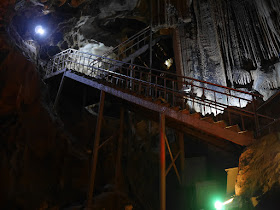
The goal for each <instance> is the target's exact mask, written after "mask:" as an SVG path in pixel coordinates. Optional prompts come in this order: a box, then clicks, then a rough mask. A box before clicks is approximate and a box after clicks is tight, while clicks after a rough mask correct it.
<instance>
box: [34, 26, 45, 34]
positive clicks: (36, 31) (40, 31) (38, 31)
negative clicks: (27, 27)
mask: <svg viewBox="0 0 280 210" xmlns="http://www.w3.org/2000/svg"><path fill="white" fill-rule="evenodd" d="M35 33H36V34H39V35H44V34H45V30H44V28H43V27H42V26H40V25H39V26H36V27H35Z"/></svg>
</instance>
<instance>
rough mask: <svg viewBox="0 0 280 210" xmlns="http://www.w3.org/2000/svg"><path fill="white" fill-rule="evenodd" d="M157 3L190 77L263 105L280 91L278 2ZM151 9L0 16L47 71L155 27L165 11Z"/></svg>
mask: <svg viewBox="0 0 280 210" xmlns="http://www.w3.org/2000/svg"><path fill="white" fill-rule="evenodd" d="M159 2H160V4H161V7H164V9H165V11H166V13H165V14H164V15H165V16H166V17H167V18H166V19H167V21H169V23H164V24H163V25H164V26H165V27H167V28H177V29H178V31H179V36H180V42H181V52H182V59H183V66H182V68H183V73H184V75H185V76H189V77H194V78H197V79H201V80H205V81H210V82H213V83H217V84H220V85H226V86H230V87H234V88H238V89H241V90H246V91H252V92H258V93H260V94H262V95H263V96H264V100H266V99H268V98H269V97H270V96H271V95H273V94H274V93H275V92H276V91H277V90H278V88H279V87H280V76H279V75H280V73H279V72H280V65H279V63H278V61H279V54H280V30H279V28H280V27H279V23H280V18H279V13H278V11H279V9H280V3H279V2H278V1H277V0H253V1H248V0H244V1H241V0H228V1H222V0H218V1H214V0H207V1H206V0H196V1H185V2H186V4H187V5H188V7H186V8H188V9H186V8H184V11H182V8H183V7H181V5H184V1H183V3H182V1H176V0H172V1H168V4H163V3H164V1H161V0H159ZM178 2H179V3H178ZM150 3H151V2H150V1H147V0H132V1H128V0H104V1H98V0H91V1H89V0H18V1H2V2H1V6H0V7H1V8H2V9H1V10H2V11H6V12H5V16H3V17H1V20H2V21H1V24H2V26H3V23H4V24H6V30H7V31H8V33H9V35H10V37H11V39H12V41H13V42H14V43H15V44H16V45H17V46H18V47H19V48H20V49H21V50H22V52H23V53H24V55H25V56H26V57H29V58H31V60H32V58H33V60H35V59H36V58H37V54H39V58H40V61H41V62H42V65H45V64H46V61H47V60H48V59H50V57H51V56H53V55H55V54H56V53H58V52H61V51H62V50H65V49H68V48H74V49H79V50H81V51H84V52H89V53H93V54H99V55H102V54H103V53H104V52H106V51H107V50H109V49H111V48H112V47H114V46H116V45H117V44H119V43H121V42H122V41H123V40H125V39H126V38H127V37H129V36H131V35H133V34H135V33H136V32H137V31H139V30H141V29H142V28H144V27H146V26H148V25H149V24H150V17H151V16H152V17H153V19H154V20H155V21H156V20H157V16H158V17H160V16H162V15H163V14H161V13H162V10H158V11H159V14H157V12H156V10H155V9H154V10H152V11H153V14H152V15H150ZM153 3H155V2H153ZM154 5H155V4H154ZM154 5H153V6H154ZM162 5H165V6H162ZM7 8H8V9H7ZM163 11H164V10H163ZM1 14H2V15H3V14H4V12H3V13H1ZM182 14H183V15H182ZM180 15H181V18H180V17H179V16H180ZM178 17H179V18H178ZM174 23H175V24H174ZM156 24H157V23H156V22H155V23H154V25H155V29H158V28H159V27H157V26H158V25H156ZM36 25H42V26H43V27H45V28H46V30H47V35H46V36H45V37H41V38H40V37H38V36H36V35H35V33H34V28H35V26H36ZM169 46H170V47H171V48H172V45H169ZM155 52H156V50H155ZM160 56H161V55H160ZM172 56H174V55H173V53H171V55H170V57H172ZM143 63H149V62H148V61H147V60H146V61H143ZM155 67H157V66H155ZM158 67H159V68H160V67H161V65H158ZM198 95H199V93H198ZM208 98H211V96H209V97H208ZM233 105H234V104H233Z"/></svg>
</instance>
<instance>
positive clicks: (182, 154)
mask: <svg viewBox="0 0 280 210" xmlns="http://www.w3.org/2000/svg"><path fill="white" fill-rule="evenodd" d="M178 135H179V147H180V165H181V184H182V185H183V184H184V170H185V145H184V133H182V132H180V133H179V134H178Z"/></svg>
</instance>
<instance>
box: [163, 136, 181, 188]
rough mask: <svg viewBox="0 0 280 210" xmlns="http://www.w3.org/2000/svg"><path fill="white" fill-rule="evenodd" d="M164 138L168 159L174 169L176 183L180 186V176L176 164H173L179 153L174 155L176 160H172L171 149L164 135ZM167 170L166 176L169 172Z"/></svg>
mask: <svg viewBox="0 0 280 210" xmlns="http://www.w3.org/2000/svg"><path fill="white" fill-rule="evenodd" d="M164 138H165V143H166V146H167V149H168V152H169V155H170V158H171V165H172V166H173V167H174V170H175V173H176V175H177V178H178V181H179V183H180V184H181V177H180V175H179V172H178V169H177V167H176V164H175V161H176V159H177V158H178V157H179V154H180V152H178V154H177V155H176V159H174V158H173V155H172V152H171V149H170V146H169V143H168V140H167V138H166V135H165V136H164ZM169 170H170V169H169ZM169 170H167V172H166V175H167V173H168V172H169Z"/></svg>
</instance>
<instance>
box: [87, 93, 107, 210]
mask: <svg viewBox="0 0 280 210" xmlns="http://www.w3.org/2000/svg"><path fill="white" fill-rule="evenodd" d="M104 100H105V92H104V91H103V90H102V91H101V93H100V105H99V110H98V117H97V124H96V129H95V140H94V147H93V152H92V168H91V174H90V180H89V191H88V197H87V209H89V208H90V207H91V204H92V196H93V190H94V180H95V174H96V166H97V160H98V148H99V141H100V133H101V124H102V118H103V110H104Z"/></svg>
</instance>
